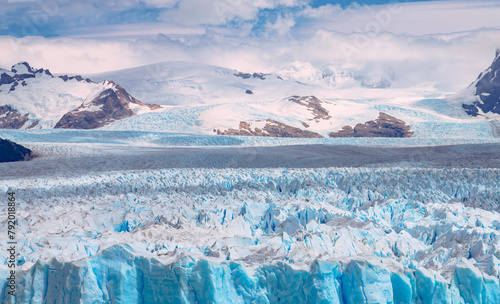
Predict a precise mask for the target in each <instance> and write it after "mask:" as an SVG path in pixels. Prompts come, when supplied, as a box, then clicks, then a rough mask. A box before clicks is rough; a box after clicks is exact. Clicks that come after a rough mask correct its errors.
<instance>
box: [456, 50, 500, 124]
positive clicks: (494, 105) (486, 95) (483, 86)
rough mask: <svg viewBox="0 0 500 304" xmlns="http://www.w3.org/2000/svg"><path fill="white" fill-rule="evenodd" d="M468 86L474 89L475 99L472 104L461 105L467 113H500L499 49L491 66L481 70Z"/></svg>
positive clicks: (475, 114) (476, 114) (473, 114)
mask: <svg viewBox="0 0 500 304" xmlns="http://www.w3.org/2000/svg"><path fill="white" fill-rule="evenodd" d="M470 87H473V89H474V95H475V97H476V100H475V101H473V102H472V104H463V105H462V107H463V108H464V109H465V111H466V112H467V114H469V115H471V116H478V115H484V114H486V113H494V114H500V49H497V50H496V56H495V59H494V60H493V62H492V64H491V66H490V67H489V68H487V69H486V70H485V71H484V72H482V73H481V74H480V75H479V77H478V78H477V79H476V81H474V82H473V83H472V84H471V85H470V86H469V88H470Z"/></svg>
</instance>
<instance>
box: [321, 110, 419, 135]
mask: <svg viewBox="0 0 500 304" xmlns="http://www.w3.org/2000/svg"><path fill="white" fill-rule="evenodd" d="M410 129H411V127H410V126H409V125H407V124H406V123H405V122H404V121H402V120H400V119H397V118H395V117H393V116H390V115H388V114H385V113H382V112H380V113H379V116H378V117H377V119H375V120H370V121H367V122H366V123H364V124H357V125H356V126H355V127H354V128H353V127H351V126H344V127H342V130H340V131H338V132H331V133H330V134H329V135H330V137H411V136H412V135H413V132H411V131H410Z"/></svg>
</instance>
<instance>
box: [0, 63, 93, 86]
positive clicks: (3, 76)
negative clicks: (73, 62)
mask: <svg viewBox="0 0 500 304" xmlns="http://www.w3.org/2000/svg"><path fill="white" fill-rule="evenodd" d="M3 71H4V72H2V71H0V85H4V84H11V86H10V87H9V92H12V91H15V90H16V86H18V85H19V83H21V84H22V85H23V86H27V85H28V83H27V82H26V81H25V80H26V79H29V78H36V77H40V76H44V75H45V76H46V77H47V76H48V77H50V78H54V75H52V73H51V72H50V71H49V70H46V69H34V68H33V67H31V66H30V65H29V64H28V63H27V62H24V61H23V62H20V63H18V64H15V65H13V66H12V68H11V69H10V71H6V70H3ZM59 78H61V79H62V80H64V81H65V82H66V81H68V80H72V79H76V80H77V81H86V82H89V83H90V82H92V80H90V79H88V78H87V79H83V77H82V76H80V75H76V76H68V75H63V76H59Z"/></svg>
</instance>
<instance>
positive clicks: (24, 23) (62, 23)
mask: <svg viewBox="0 0 500 304" xmlns="http://www.w3.org/2000/svg"><path fill="white" fill-rule="evenodd" d="M2 1H3V2H4V3H2V8H1V9H0V35H9V36H14V37H25V36H43V37H57V36H64V35H68V34H71V33H72V32H73V31H82V29H85V28H95V27H98V26H105V25H120V24H142V23H162V24H171V23H174V24H178V23H181V24H182V23H186V22H189V23H190V25H192V24H193V23H198V21H199V23H200V24H201V25H218V26H229V27H231V26H232V25H233V26H234V24H241V23H242V22H252V23H253V26H254V28H255V29H256V32H257V33H258V32H259V30H261V29H260V28H259V24H265V23H266V22H267V21H268V20H262V19H263V18H271V19H270V21H272V20H273V18H274V20H275V19H276V16H278V15H280V14H287V13H292V14H293V13H297V12H300V11H301V10H303V9H304V8H307V7H311V8H314V9H316V8H320V7H322V6H329V5H339V6H340V7H341V8H344V9H345V8H349V7H351V6H353V1H347V0H342V1H327V0H291V1H279V0H278V1H274V0H269V1H260V2H261V3H260V4H259V1H246V0H222V1H210V6H211V7H216V8H217V7H218V10H219V11H222V14H227V16H224V17H225V18H222V19H221V20H206V19H205V18H198V17H199V16H197V15H196V13H194V14H193V15H192V16H189V15H183V16H182V20H177V19H176V20H174V21H173V22H171V21H170V20H168V19H167V18H164V16H165V15H169V14H170V13H172V14H174V15H175V13H176V12H178V11H182V10H183V6H184V7H185V6H187V5H185V4H184V3H189V2H192V1H189V0H188V1H185V0H184V1H181V0H165V1H161V0H150V1H143V0H124V1H118V0H111V1H96V0H87V1H74V0H40V1H30V0H7V1H6V0H2ZM201 2H205V1H200V3H201ZM240 2H241V3H248V4H249V5H248V6H247V7H246V8H242V9H241V10H240V9H239V8H238V7H239V6H242V7H244V6H245V5H241V4H240ZM252 2H253V3H256V4H253V5H252ZM399 2H418V1H399ZM214 3H215V5H214ZM217 3H219V4H218V5H217ZM354 3H355V4H354V5H361V6H363V5H383V4H391V3H398V2H396V1H388V0H362V1H356V2H354ZM195 8H196V7H193V8H191V10H192V11H195ZM200 8H203V5H200ZM245 9H246V10H247V11H245ZM186 11H190V9H186ZM174 19H175V18H174ZM217 21H219V22H217ZM184 25H185V24H184Z"/></svg>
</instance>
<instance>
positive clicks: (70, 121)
mask: <svg viewBox="0 0 500 304" xmlns="http://www.w3.org/2000/svg"><path fill="white" fill-rule="evenodd" d="M107 83H108V84H110V85H111V88H109V89H106V90H104V91H102V92H101V93H100V94H99V95H98V96H97V97H96V98H94V99H93V100H92V101H90V102H89V103H86V104H82V105H81V106H79V107H78V108H76V109H74V110H73V111H71V112H69V113H66V114H65V115H64V116H63V117H62V118H61V120H59V121H58V122H57V123H56V125H55V126H54V128H64V129H96V128H100V127H102V126H105V125H107V124H109V123H112V122H114V121H117V120H120V119H124V118H127V117H130V116H132V115H134V114H135V113H134V111H133V109H134V106H135V107H136V108H147V109H149V110H155V109H159V108H160V106H158V105H147V104H143V103H142V102H140V101H139V100H137V99H135V98H134V97H132V96H131V95H130V94H129V93H128V92H127V91H126V90H125V89H124V88H122V87H121V86H119V85H117V84H115V83H114V82H112V81H108V82H107Z"/></svg>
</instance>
